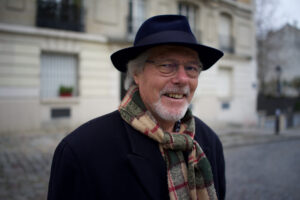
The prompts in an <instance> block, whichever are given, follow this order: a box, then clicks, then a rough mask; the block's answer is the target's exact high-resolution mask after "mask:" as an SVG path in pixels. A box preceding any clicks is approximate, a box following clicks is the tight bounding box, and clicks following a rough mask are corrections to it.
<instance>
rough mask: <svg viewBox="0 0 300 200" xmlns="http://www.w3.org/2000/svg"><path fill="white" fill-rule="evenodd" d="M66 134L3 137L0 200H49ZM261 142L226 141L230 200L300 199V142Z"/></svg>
mask: <svg viewBox="0 0 300 200" xmlns="http://www.w3.org/2000/svg"><path fill="white" fill-rule="evenodd" d="M64 135H65V134H58V133H43V134H31V135H26V136H25V135H21V134H19V135H17V134H11V135H0V199H1V200H45V199H46V195H47V187H48V180H49V174H50V166H51V160H52V155H53V152H54V149H55V147H56V145H57V144H58V142H59V141H60V140H61V138H62V137H63V136H64ZM260 137H261V138H260ZM260 137H259V136H256V138H257V139H256V140H255V143H254V140H253V136H251V137H241V136H240V135H239V136H231V137H227V136H225V137H222V139H223V141H224V143H225V159H226V176H227V200H260V199H264V200H265V199H267V200H269V199H272V200H279V199H280V200H296V199H297V200H298V199H300V192H299V191H300V184H299V180H300V173H299V172H300V156H299V154H300V148H299V147H300V137H298V136H297V137H293V138H289V137H282V138H281V137H277V136H260ZM242 138H246V139H242ZM272 138H273V139H272ZM274 138H276V140H274ZM247 141H249V142H247ZM237 143H239V144H237Z"/></svg>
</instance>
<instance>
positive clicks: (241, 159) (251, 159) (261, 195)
mask: <svg viewBox="0 0 300 200" xmlns="http://www.w3.org/2000/svg"><path fill="white" fill-rule="evenodd" d="M299 155H300V140H299V139H296V140H288V141H282V142H279V141H278V142H274V143H265V144H256V145H249V146H242V147H237V148H229V149H226V150H225V159H226V174H227V199H228V200H241V199H242V200H260V199H261V200H265V199H266V200H269V199H272V200H296V199H297V200H298V199H300V184H299V180H300V156H299Z"/></svg>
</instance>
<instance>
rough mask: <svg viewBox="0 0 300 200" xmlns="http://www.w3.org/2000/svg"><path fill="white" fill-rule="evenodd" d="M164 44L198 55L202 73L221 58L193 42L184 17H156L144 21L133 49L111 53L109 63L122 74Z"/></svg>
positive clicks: (214, 52) (219, 52)
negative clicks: (129, 64)
mask: <svg viewBox="0 0 300 200" xmlns="http://www.w3.org/2000/svg"><path fill="white" fill-rule="evenodd" d="M166 44H170V45H179V46H185V47H189V48H191V49H193V50H195V51H196V52H198V55H199V59H200V61H201V62H202V64H203V69H204V70H206V69H208V68H210V67H211V66H212V65H213V64H215V63H216V62H217V61H218V60H219V59H220V58H221V57H222V56H223V52H222V51H220V50H218V49H215V48H212V47H208V46H205V45H202V44H199V43H198V42H197V40H196V38H195V36H194V34H193V33H192V31H191V28H190V25H189V23H188V20H187V18H186V17H185V16H182V15H158V16H154V17H151V18H149V19H148V20H146V21H145V22H144V23H143V24H142V25H141V27H140V28H139V30H138V32H137V34H136V37H135V40H134V44H133V46H132V47H129V48H125V49H121V50H119V51H117V52H115V53H113V54H112V55H111V61H112V63H113V65H114V66H115V67H116V68H117V69H118V70H119V71H121V72H126V70H127V63H128V62H129V61H130V60H132V59H134V58H136V57H137V56H138V55H139V54H140V53H142V52H143V51H145V50H146V49H149V48H151V47H154V46H158V45H166Z"/></svg>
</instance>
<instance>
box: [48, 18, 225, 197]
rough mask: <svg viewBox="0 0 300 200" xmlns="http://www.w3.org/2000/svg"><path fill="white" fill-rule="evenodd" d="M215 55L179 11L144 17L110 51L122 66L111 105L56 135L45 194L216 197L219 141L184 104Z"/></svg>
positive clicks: (220, 181)
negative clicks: (125, 42)
mask: <svg viewBox="0 0 300 200" xmlns="http://www.w3.org/2000/svg"><path fill="white" fill-rule="evenodd" d="M222 55H223V53H222V52H221V51H219V50H217V49H214V48H211V47H207V46H204V45H202V44H199V43H197V41H196V39H195V37H194V35H193V33H192V32H191V29H190V27H189V24H188V21H187V19H186V18H185V17H184V16H181V15H160V16H155V17H152V18H150V19H148V20H147V21H145V22H144V23H143V24H142V26H141V27H140V29H139V31H138V33H137V35H136V38H135V41H134V45H133V46H132V47H129V48H125V49H121V50H119V51H117V52H115V53H114V54H112V56H111V60H112V63H113V64H114V66H115V67H116V68H117V69H118V70H119V71H121V72H126V73H127V77H126V80H125V86H126V89H127V90H128V91H127V94H126V96H125V97H124V98H123V100H122V102H121V104H120V106H119V109H118V111H114V112H112V113H110V114H107V115H105V116H101V117H99V118H96V119H94V120H91V121H89V122H87V123H86V124H84V125H82V126H81V127H79V128H78V129H76V130H75V131H73V132H72V133H71V134H69V135H68V136H67V137H66V138H64V139H63V140H62V141H61V143H60V144H59V145H58V147H57V149H56V151H55V155H54V158H53V163H52V168H51V177H50V183H49V192H48V199H49V200H52V199H53V200H54V199H172V200H173V199H174V200H175V199H178V200H181V199H182V200H185V199H193V200H196V199H197V200H201V199H205V200H207V199H209V200H212V199H224V198H225V164H224V156H223V148H222V144H221V142H220V140H219V138H218V137H217V135H216V134H215V133H214V132H213V131H212V130H211V129H210V128H209V127H208V126H207V125H205V124H204V123H203V122H202V121H201V120H200V119H198V118H197V117H194V116H193V115H192V112H191V110H190V109H189V105H190V103H191V100H192V98H193V95H194V92H195V90H196V88H197V85H198V77H199V75H200V73H201V71H203V70H207V69H208V68H210V67H211V66H212V65H213V64H214V63H215V62H217V60H219V59H220V58H221V57H222Z"/></svg>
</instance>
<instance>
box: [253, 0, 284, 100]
mask: <svg viewBox="0 0 300 200" xmlns="http://www.w3.org/2000/svg"><path fill="white" fill-rule="evenodd" d="M277 5H278V0H255V23H256V42H257V64H258V74H257V75H258V80H259V86H260V87H259V92H260V93H262V94H264V93H265V89H266V88H265V87H266V80H265V78H266V74H267V72H268V70H270V69H268V66H269V63H270V62H271V61H270V58H269V56H268V53H269V50H270V49H272V48H274V47H273V46H272V45H273V43H272V42H271V41H270V40H269V34H270V33H271V32H272V31H273V29H274V27H275V23H276V19H275V13H276V10H277Z"/></svg>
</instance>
